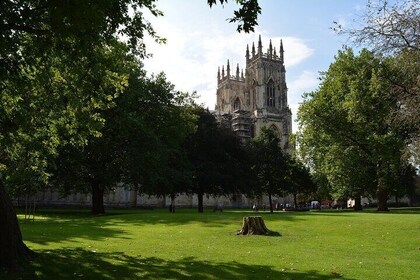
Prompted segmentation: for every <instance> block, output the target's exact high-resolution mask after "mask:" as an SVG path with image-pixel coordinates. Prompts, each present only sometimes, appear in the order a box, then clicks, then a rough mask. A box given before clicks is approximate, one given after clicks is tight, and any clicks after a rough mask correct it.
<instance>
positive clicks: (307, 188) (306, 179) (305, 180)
mask: <svg viewBox="0 0 420 280" xmlns="http://www.w3.org/2000/svg"><path fill="white" fill-rule="evenodd" d="M287 166H288V168H287V173H286V174H287V175H286V176H287V178H286V180H287V187H286V190H287V192H288V193H291V194H292V195H293V202H294V205H295V207H296V208H298V207H299V203H298V200H297V196H298V195H304V196H310V195H312V194H313V193H315V192H316V185H315V183H314V181H313V180H312V176H311V174H310V171H309V168H307V167H306V166H305V165H304V164H303V163H302V162H301V161H299V160H298V159H297V158H294V157H289V158H287Z"/></svg>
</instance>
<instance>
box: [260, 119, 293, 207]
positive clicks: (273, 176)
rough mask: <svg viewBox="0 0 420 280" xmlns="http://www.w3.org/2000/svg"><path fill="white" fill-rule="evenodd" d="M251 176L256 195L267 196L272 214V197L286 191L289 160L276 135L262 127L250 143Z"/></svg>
mask: <svg viewBox="0 0 420 280" xmlns="http://www.w3.org/2000/svg"><path fill="white" fill-rule="evenodd" d="M252 152H253V155H254V156H253V167H252V170H253V175H254V176H255V178H256V180H255V184H256V186H255V187H256V194H259V195H261V194H266V195H268V200H269V206H270V212H271V213H273V201H272V197H273V195H281V194H282V193H283V192H285V191H287V186H288V183H289V181H288V180H289V178H290V177H289V176H288V172H289V159H288V156H287V155H286V154H285V153H284V152H283V150H282V148H281V147H280V139H279V138H278V136H277V135H276V133H275V132H274V131H273V130H271V129H268V128H266V127H263V128H262V129H261V132H260V134H259V135H258V137H257V138H255V139H254V141H253V143H252Z"/></svg>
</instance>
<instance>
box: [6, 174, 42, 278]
mask: <svg viewBox="0 0 420 280" xmlns="http://www.w3.org/2000/svg"><path fill="white" fill-rule="evenodd" d="M0 228H1V230H0V268H5V269H6V270H8V271H17V270H20V269H21V268H23V266H24V265H25V264H26V263H27V262H29V261H30V260H31V259H32V258H33V257H34V255H35V254H34V252H33V251H31V250H30V249H29V248H28V247H26V245H25V243H23V240H22V234H21V232H20V228H19V222H18V220H17V217H16V212H15V209H14V208H13V204H12V202H11V200H10V198H9V196H8V195H7V193H6V190H5V189H4V187H3V185H2V183H1V181H0Z"/></svg>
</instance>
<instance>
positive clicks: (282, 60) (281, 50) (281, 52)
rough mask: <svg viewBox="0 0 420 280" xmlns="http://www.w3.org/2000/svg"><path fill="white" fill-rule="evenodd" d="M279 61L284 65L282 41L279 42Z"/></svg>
mask: <svg viewBox="0 0 420 280" xmlns="http://www.w3.org/2000/svg"><path fill="white" fill-rule="evenodd" d="M279 55H280V61H281V63H284V50H283V40H280V53H279Z"/></svg>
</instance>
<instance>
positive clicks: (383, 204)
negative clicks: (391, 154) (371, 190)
mask: <svg viewBox="0 0 420 280" xmlns="http://www.w3.org/2000/svg"><path fill="white" fill-rule="evenodd" d="M382 168H383V166H382V162H381V161H378V164H377V166H376V176H377V180H378V185H377V189H376V201H377V203H378V211H389V210H388V205H387V200H388V194H387V191H386V184H385V178H384V176H385V175H384V174H383V173H384V172H383V170H382Z"/></svg>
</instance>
